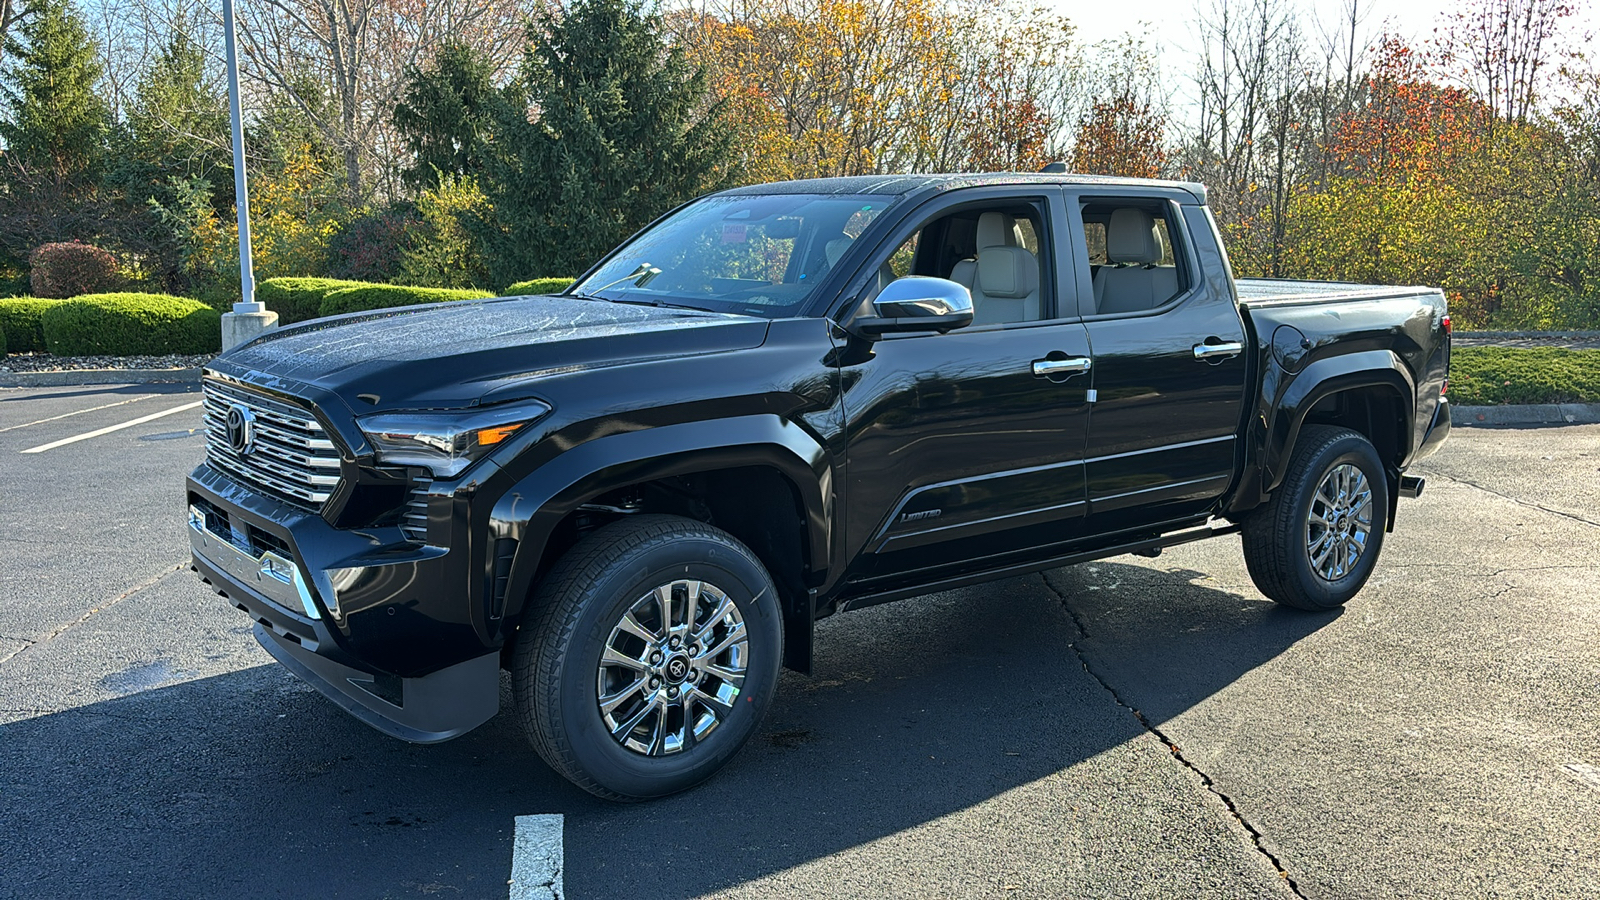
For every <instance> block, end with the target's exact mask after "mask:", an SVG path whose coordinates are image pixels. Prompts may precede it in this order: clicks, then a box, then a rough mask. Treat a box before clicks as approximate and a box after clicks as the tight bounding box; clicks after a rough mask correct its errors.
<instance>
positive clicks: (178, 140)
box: [107, 27, 233, 291]
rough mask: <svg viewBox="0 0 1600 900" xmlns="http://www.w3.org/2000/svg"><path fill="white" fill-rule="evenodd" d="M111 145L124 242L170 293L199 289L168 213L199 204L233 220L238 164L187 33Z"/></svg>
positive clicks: (141, 86) (165, 54) (144, 87)
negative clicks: (187, 270) (187, 269)
mask: <svg viewBox="0 0 1600 900" xmlns="http://www.w3.org/2000/svg"><path fill="white" fill-rule="evenodd" d="M112 146H113V148H114V150H115V152H114V153H113V161H112V163H111V165H110V167H109V168H110V173H109V175H108V177H107V183H108V185H110V186H111V187H113V188H114V189H116V191H117V192H118V193H119V194H120V195H121V197H120V199H121V201H122V206H121V211H122V215H121V216H120V217H119V219H120V223H121V225H122V227H121V228H119V232H120V233H119V235H118V237H119V238H120V240H119V243H121V244H122V245H123V246H125V247H127V248H128V249H130V250H133V251H135V252H136V253H137V254H138V255H140V256H142V257H144V258H145V259H146V260H147V266H148V268H149V269H150V270H151V271H152V273H153V274H154V275H155V276H156V277H157V278H158V279H159V280H160V281H161V282H162V286H163V287H164V288H165V289H166V290H169V291H186V290H189V289H191V288H193V287H194V285H192V284H191V283H190V279H189V278H188V277H186V276H185V274H184V267H183V250H182V242H181V240H180V238H179V236H178V235H177V234H175V233H174V230H173V228H172V226H171V217H170V215H166V214H164V213H170V211H172V210H175V209H178V208H180V207H182V206H183V205H184V204H188V203H193V202H195V201H199V202H201V203H202V204H203V205H204V207H205V208H208V209H215V210H216V211H217V212H218V213H219V214H222V215H224V216H226V215H229V214H231V212H232V209H233V166H232V160H231V154H230V153H229V150H228V113H227V109H226V108H225V106H224V101H223V98H222V96H221V95H220V94H219V93H218V92H217V91H216V90H215V89H214V88H213V87H212V86H211V85H208V84H207V83H206V78H205V57H204V55H203V54H202V53H201V51H200V47H199V46H198V45H196V44H195V43H194V41H193V40H191V39H190V38H189V36H188V34H187V33H186V32H185V30H184V29H183V28H182V27H179V28H178V29H176V31H175V33H174V36H173V38H172V39H171V40H170V41H169V42H168V43H167V45H166V46H165V47H163V48H162V49H161V52H160V53H159V54H158V55H157V57H156V59H155V60H154V62H152V64H151V66H150V68H149V69H148V70H147V71H146V72H145V73H144V76H143V77H142V78H140V79H139V83H138V86H137V89H136V93H135V95H134V100H133V103H132V104H131V105H130V107H129V109H128V114H127V121H126V122H125V123H124V124H123V125H122V126H121V127H119V128H117V129H116V131H115V133H114V137H113V139H112Z"/></svg>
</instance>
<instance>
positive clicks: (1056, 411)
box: [840, 189, 1090, 588]
mask: <svg viewBox="0 0 1600 900" xmlns="http://www.w3.org/2000/svg"><path fill="white" fill-rule="evenodd" d="M985 213H989V214H991V215H992V214H997V213H998V214H1000V215H1002V216H1004V217H1006V218H1005V219H1004V220H1003V221H1004V222H1006V227H1005V228H1004V229H1002V230H1003V231H1004V233H1005V235H1006V236H1005V237H1004V239H1003V240H1004V241H1005V242H1006V243H1007V244H1008V245H1009V246H1012V247H1017V246H1020V247H1022V248H1023V249H1025V250H1027V252H1028V253H1029V254H1031V255H1032V256H1033V257H1034V258H1035V259H1036V260H1037V262H1038V266H1039V276H1040V277H1039V289H1040V292H1041V295H1040V297H1039V298H1038V300H1037V302H1035V301H1034V300H1033V299H1031V298H1030V299H1029V300H1027V301H1024V302H1009V303H1008V302H1001V303H994V304H993V305H992V306H991V307H990V312H989V313H988V314H987V317H988V318H989V319H990V320H991V321H989V322H988V323H987V324H976V323H975V324H974V325H972V326H969V327H967V328H961V329H957V330H955V331H952V332H950V333H948V334H936V333H921V334H903V335H891V336H887V337H885V338H884V339H882V340H879V341H875V342H872V343H870V344H868V343H866V342H862V341H859V340H852V341H848V342H842V343H841V350H842V352H841V354H840V361H841V366H840V368H841V383H842V384H843V386H844V390H845V395H844V407H845V413H846V428H847V432H848V441H849V445H848V451H847V457H848V464H847V468H848V477H847V490H846V503H845V508H846V541H847V544H848V547H849V553H850V554H851V556H852V557H854V558H855V559H856V560H857V565H856V566H855V567H854V568H853V571H852V574H851V577H852V579H853V580H856V581H866V582H876V583H877V585H879V586H882V587H884V588H888V587H892V586H893V585H895V584H899V583H915V582H919V581H925V580H929V579H931V578H935V577H943V576H944V575H947V574H953V573H954V572H956V571H959V570H963V569H971V568H977V567H980V566H983V565H992V564H995V561H996V560H997V559H1005V558H1015V557H1027V556H1030V555H1037V553H1038V552H1039V548H1040V546H1041V545H1043V544H1047V543H1049V542H1051V541H1058V540H1065V539H1067V538H1070V537H1072V536H1074V535H1076V534H1077V533H1079V531H1080V530H1081V522H1082V519H1083V515H1084V512H1085V508H1086V507H1085V493H1084V470H1083V447H1084V441H1085V438H1086V435H1087V430H1088V406H1087V403H1086V398H1087V394H1088V386H1089V385H1088V370H1089V368H1090V360H1089V353H1088V349H1089V348H1088V338H1087V334H1086V332H1085V331H1084V327H1083V323H1082V322H1081V321H1080V320H1079V316H1078V313H1077V308H1078V297H1077V286H1076V283H1075V278H1074V276H1073V274H1072V273H1073V272H1074V271H1075V267H1074V265H1073V259H1072V250H1071V245H1070V243H1069V241H1068V240H1067V235H1068V233H1069V232H1068V229H1067V228H1066V227H1065V225H1064V224H1063V221H1064V218H1065V207H1064V206H1063V205H1062V198H1061V196H1060V193H1059V191H1056V190H1052V189H1041V190H1039V191H1037V192H1036V193H1017V192H1016V190H1015V189H1011V192H1010V193H995V192H992V191H987V192H985V191H979V192H974V191H962V192H959V193H958V194H955V195H949V196H947V197H946V198H944V199H942V200H940V201H935V203H934V205H925V206H924V207H923V208H922V209H920V210H918V212H917V213H916V214H914V215H913V216H911V217H909V218H908V221H907V222H905V223H903V224H902V226H901V228H900V230H899V232H897V233H896V234H895V235H894V236H893V237H892V238H890V239H889V240H888V241H886V242H885V245H884V246H883V247H882V248H880V250H879V252H878V253H877V254H876V255H875V256H873V257H872V258H870V259H868V260H864V261H863V264H862V270H861V271H862V275H860V276H858V279H857V281H858V286H857V288H856V289H855V290H854V291H852V292H850V295H851V298H852V301H854V302H853V304H852V305H854V304H855V303H859V302H870V297H871V296H872V295H873V294H875V293H876V289H875V288H874V287H873V282H877V283H880V284H881V283H883V282H886V281H887V280H890V279H892V278H894V277H897V276H904V275H908V274H916V275H935V276H938V277H946V278H948V277H950V276H951V275H952V274H957V275H958V277H961V274H960V273H961V272H962V265H963V260H964V259H966V258H967V256H968V255H969V254H972V253H973V252H974V251H975V241H976V240H980V239H979V238H977V237H976V235H977V233H978V232H979V230H980V229H979V227H978V222H979V217H981V216H982V215H983V214H985ZM990 225H991V227H990V228H989V232H990V234H994V233H995V231H994V229H993V227H992V225H993V220H992V219H991V220H990ZM1013 226H1014V227H1013ZM1006 254H1009V256H1010V258H1011V259H1012V260H1015V259H1017V258H1019V257H1020V258H1023V259H1026V257H1025V256H1023V255H1022V254H1020V253H1017V252H1015V251H1014V250H1007V251H1005V252H1004V254H999V255H1001V256H1004V255H1006ZM975 264H976V265H977V266H983V265H985V264H986V263H985V262H984V261H983V259H979V260H977V261H976V263H975ZM971 265H972V264H969V265H968V266H967V269H966V271H967V272H969V273H970V272H971V271H972V269H971ZM991 286H992V283H991ZM976 293H977V294H978V296H976V297H975V305H976V306H978V307H979V316H980V318H984V317H985V313H984V312H983V309H982V304H983V303H984V302H985V301H986V300H993V299H997V298H994V297H989V296H985V295H983V294H982V288H981V286H980V287H979V290H978V291H977V292H976ZM995 310H1005V311H1006V312H1004V313H1003V314H1000V318H1002V319H1006V318H1009V319H1010V320H1009V321H993V319H994V318H995V317H996V312H995ZM1018 310H1028V311H1027V312H1017V311H1018ZM846 317H847V315H846V314H841V318H846ZM985 560H986V561H987V562H982V563H980V562H979V561H985Z"/></svg>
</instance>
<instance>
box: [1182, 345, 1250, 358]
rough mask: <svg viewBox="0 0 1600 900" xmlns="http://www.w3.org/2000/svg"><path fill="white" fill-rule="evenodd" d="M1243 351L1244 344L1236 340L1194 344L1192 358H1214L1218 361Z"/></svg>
mask: <svg viewBox="0 0 1600 900" xmlns="http://www.w3.org/2000/svg"><path fill="white" fill-rule="evenodd" d="M1243 352H1244V345H1243V344H1241V343H1239V342H1238V341H1234V342H1232V343H1229V344H1195V345H1194V358H1195V359H1201V360H1205V359H1214V360H1217V361H1219V362H1220V361H1221V360H1224V359H1227V358H1228V357H1230V356H1238V355H1239V354H1241V353H1243Z"/></svg>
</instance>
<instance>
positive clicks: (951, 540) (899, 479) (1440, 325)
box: [187, 174, 1450, 799]
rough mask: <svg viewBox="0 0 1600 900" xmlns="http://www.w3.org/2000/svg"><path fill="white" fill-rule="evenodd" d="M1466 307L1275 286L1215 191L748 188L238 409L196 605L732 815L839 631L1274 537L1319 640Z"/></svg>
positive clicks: (1094, 183)
mask: <svg viewBox="0 0 1600 900" xmlns="http://www.w3.org/2000/svg"><path fill="white" fill-rule="evenodd" d="M1449 354H1450V320H1449V318H1448V317H1447V316H1446V309H1445V302H1444V298H1443V297H1442V295H1441V294H1440V293H1439V292H1438V291H1437V290H1433V289H1430V288H1377V287H1364V286H1360V285H1352V284H1326V283H1306V282H1287V281H1239V282H1235V281H1234V280H1233V278H1232V275H1231V270H1230V268H1229V264H1228V259H1227V256H1226V255H1225V253H1224V250H1223V247H1222V244H1221V242H1220V240H1219V238H1218V233H1217V229H1216V227H1215V225H1214V223H1213V220H1212V218H1211V216H1210V214H1209V212H1208V211H1207V209H1206V206H1205V190H1204V188H1202V187H1201V186H1200V185H1196V184H1183V183H1172V182H1156V181H1138V180H1129V179H1108V178H1093V177H1084V176H1072V175H1042V174H1041V175H961V176H916V177H858V178H841V179H831V180H818V181H801V182H792V183H784V184H768V185H761V186H757V187H747V188H740V189H737V190H732V191H726V192H723V193H719V194H715V195H712V196H708V197H704V198H701V199H699V200H696V201H694V202H692V203H689V204H687V205H685V206H683V207H681V208H679V209H677V210H675V211H673V212H672V213H670V214H668V215H666V216H664V217H663V218H662V219H660V220H658V221H657V222H655V223H654V224H652V225H650V226H649V227H647V228H645V229H644V230H643V231H641V232H640V233H639V234H637V235H635V236H634V237H633V238H632V239H630V240H629V241H628V242H627V243H625V244H624V245H623V246H622V247H620V248H618V249H617V250H616V251H614V252H613V253H612V254H611V255H610V256H608V257H607V258H606V259H604V260H603V261H601V262H600V263H599V264H598V265H596V266H595V267H594V268H593V269H591V270H590V271H589V272H588V273H587V274H586V275H584V276H583V277H582V278H580V279H579V280H578V282H577V283H576V284H575V285H574V286H573V287H572V288H571V289H569V290H568V291H567V292H566V293H563V294H560V295H556V296H546V297H506V298H498V299H492V300H480V301H471V302H456V303H447V304H438V305H433V306H423V307H410V308H405V309H398V310H387V311H383V312H377V313H362V314H354V315H348V316H341V317H337V318H331V319H322V320H318V321H314V322H309V323H305V324H302V325H299V326H296V327H292V328H285V329H282V330H279V331H275V332H271V333H269V334H268V335H266V336H264V337H262V338H259V339H257V340H255V341H254V342H252V343H249V344H247V345H245V346H243V347H240V348H237V349H235V350H233V351H231V352H229V353H226V354H223V355H222V356H221V357H219V358H218V359H217V360H216V361H215V362H214V363H212V364H211V366H210V367H209V368H208V369H207V371H206V372H205V379H204V399H205V410H206V426H207V433H208V448H207V456H206V460H205V462H204V463H203V464H201V465H200V467H199V468H197V469H195V471H194V473H193V474H192V475H191V476H190V477H189V480H188V484H187V494H188V496H187V502H188V510H189V524H190V536H191V540H192V544H193V550H194V564H195V567H196V568H197V570H198V571H199V573H200V576H201V578H202V579H203V580H204V581H205V582H206V583H207V584H209V585H211V586H212V587H213V588H214V589H215V590H216V591H217V592H219V593H220V594H222V595H223V596H224V597H225V598H227V600H228V601H229V602H230V603H231V604H233V605H234V606H236V607H237V608H238V609H240V610H242V611H243V612H244V613H245V614H247V615H248V616H249V617H250V618H251V619H252V620H254V621H255V623H256V628H255V634H256V636H257V638H258V639H259V640H260V642H261V644H262V645H263V646H264V647H265V648H266V649H267V650H268V651H269V652H270V653H271V654H272V655H273V656H274V657H276V658H277V659H278V660H279V661H280V662H281V663H282V664H283V665H284V666H286V667H288V668H289V669H290V670H291V671H293V672H294V673H295V674H297V675H299V676H300V677H302V678H304V679H305V680H307V681H309V682H310V683H311V684H313V685H315V686H317V687H318V688H319V689H320V690H321V691H322V692H323V693H324V694H326V695H327V696H328V697H329V698H331V699H332V700H333V701H334V702H335V703H337V704H339V705H340V706H341V707H343V708H344V709H346V710H347V711H349V712H350V713H352V714H354V715H355V716H357V717H359V718H360V719H362V720H363V721H365V722H367V723H368V724H370V725H372V726H374V727H376V728H377V729H379V730H380V731H383V732H385V733H387V734H389V735H393V736H395V737H399V738H403V739H405V740H408V741H415V742H420V743H426V742H432V741H442V740H447V739H449V738H453V737H455V736H457V735H460V734H462V733H464V732H466V731H468V730H470V729H472V728H474V727H476V726H477V725H479V724H481V723H483V722H484V721H485V720H487V719H488V718H489V717H491V716H492V715H494V714H495V712H496V710H497V708H498V705H499V697H500V691H499V688H500V670H501V669H502V668H504V669H507V670H509V672H510V675H511V679H512V682H513V685H514V688H515V697H516V701H515V705H516V714H517V716H518V717H519V719H520V721H521V723H522V726H523V728H524V730H525V732H526V734H527V736H528V738H529V740H530V741H531V742H532V744H533V746H534V747H535V748H536V749H537V751H538V752H539V754H540V755H541V756H542V757H543V758H544V759H545V760H546V761H547V762H548V763H549V764H550V765H551V766H552V767H553V768H554V769H556V770H557V771H558V772H560V773H561V774H563V775H564V776H566V777H567V778H569V779H571V780H572V781H574V782H575V783H577V784H579V785H581V786H582V787H584V788H586V789H588V790H589V791H592V792H594V793H595V794H598V795H601V796H604V797H610V798H614V799H641V798H648V797H655V796H660V795H663V794H668V793H671V792H674V791H678V790H682V789H684V788H687V787H689V786H691V785H693V784H696V783H697V782H699V781H701V780H703V779H705V778H707V777H708V776H710V775H711V774H712V773H713V772H715V771H716V770H717V769H718V767H720V766H721V765H723V763H725V762H726V761H727V760H728V759H729V757H730V756H731V755H732V754H733V753H735V752H736V751H737V750H738V749H739V747H740V746H741V745H742V744H743V743H744V742H745V741H746V739H747V738H748V737H749V736H750V735H751V733H752V731H753V730H754V729H755V728H756V726H757V723H758V722H759V720H760V719H761V716H762V714H763V712H764V711H765V709H766V708H767V706H768V705H769V703H770V702H771V700H772V696H773V692H774V689H775V685H776V683H777V677H778V672H779V669H780V666H788V667H790V668H793V669H797V670H800V671H809V669H810V665H811V646H812V626H813V623H814V622H815V620H817V619H819V618H822V617H824V616H827V615H831V614H833V613H836V612H841V611H844V610H846V609H850V608H854V607H859V606H866V605H869V604H874V603H880V602H884V601H888V600H895V599H898V598H902V597H908V596H912V595H916V594H922V593H926V592H930V591H936V590H941V589H947V588H953V587H958V586H962V585H970V584H975V583H978V582H983V581H987V580H991V579H995V578H1001V577H1005V576H1014V575H1020V574H1024V573H1030V572H1037V571H1040V570H1043V569H1047V568H1051V567H1055V566H1062V565H1067V564H1071V563H1076V562H1082V561H1085V560H1092V559H1097V558H1101V557H1107V556H1112V555H1116V554H1124V553H1143V554H1147V555H1154V554H1155V553H1157V552H1159V551H1160V550H1161V549H1162V548H1164V547H1169V546H1172V545H1175V544H1179V543H1183V542H1186V541H1193V540H1197V539H1200V538H1207V537H1215V536H1218V535H1226V534H1232V533H1235V532H1238V533H1240V534H1241V535H1242V543H1243V548H1244V560H1245V564H1246V565H1247V566H1248V568H1249V571H1250V574H1251V576H1252V578H1253V579H1254V581H1255V583H1256V585H1257V586H1259V588H1260V590H1261V592H1262V593H1263V594H1265V595H1266V596H1267V597H1269V598H1271V599H1272V600H1275V601H1277V602H1279V603H1283V604H1287V605H1289V606H1292V607H1296V608H1300V609H1307V610H1319V609H1325V608H1330V607H1334V606H1337V605H1339V604H1342V603H1344V602H1345V601H1347V600H1349V599H1350V598H1351V597H1352V596H1354V595H1355V593H1356V592H1357V591H1358V590H1359V589H1360V588H1361V586H1362V584H1363V583H1365V581H1366V579H1367V577H1368V575H1369V574H1371V572H1372V569H1373V566H1374V564H1375V563H1376V562H1377V558H1378V553H1379V550H1380V549H1381V547H1382V544H1383V536H1384V533H1385V532H1386V531H1388V530H1392V529H1393V527H1394V523H1395V512H1396V505H1397V503H1398V499H1399V498H1400V497H1402V496H1412V497H1414V496H1416V495H1417V494H1418V493H1420V492H1421V490H1422V481H1421V480H1420V479H1417V478H1413V477H1409V476H1407V475H1405V474H1404V473H1405V471H1406V469H1407V467H1408V466H1410V465H1411V464H1412V463H1413V462H1415V461H1416V460H1418V459H1420V458H1422V457H1423V456H1426V455H1427V454H1429V453H1431V452H1432V451H1433V450H1434V449H1436V448H1437V447H1438V446H1439V444H1440V442H1441V441H1443V440H1444V438H1445V436H1446V434H1448V432H1449V428H1450V415H1449V409H1448V404H1447V402H1446V400H1445V397H1444V394H1445V391H1446V390H1447V387H1448V384H1447V382H1448V369H1449Z"/></svg>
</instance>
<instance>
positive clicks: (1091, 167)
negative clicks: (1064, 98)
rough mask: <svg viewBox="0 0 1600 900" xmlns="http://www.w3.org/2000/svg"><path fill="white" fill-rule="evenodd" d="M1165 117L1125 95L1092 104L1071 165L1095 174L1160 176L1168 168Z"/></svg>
mask: <svg viewBox="0 0 1600 900" xmlns="http://www.w3.org/2000/svg"><path fill="white" fill-rule="evenodd" d="M1166 125H1167V122H1166V116H1165V115H1163V114H1162V113H1160V112H1159V111H1157V110H1155V109H1153V108H1152V106H1151V104H1150V102H1149V101H1148V100H1145V101H1141V100H1138V99H1136V98H1135V97H1134V96H1133V95H1132V94H1122V95H1120V96H1117V97H1113V98H1111V99H1110V100H1106V101H1102V102H1097V103H1095V104H1094V105H1093V106H1092V107H1090V109H1089V112H1088V113H1087V114H1085V115H1084V117H1083V119H1082V120H1081V121H1080V122H1079V123H1078V133H1077V140H1076V142H1075V143H1074V144H1073V150H1072V168H1073V170H1074V171H1077V172H1087V173H1089V174H1093V175H1121V176H1124V177H1128V178H1160V177H1161V176H1162V175H1163V174H1164V172H1165V169H1166V167H1167V151H1166V149H1165V143H1164V141H1163V135H1165V134H1166Z"/></svg>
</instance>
